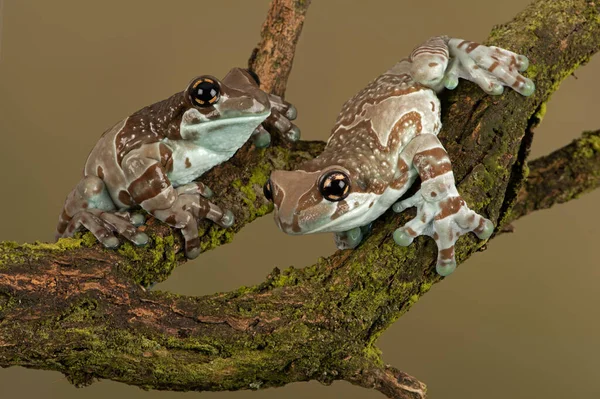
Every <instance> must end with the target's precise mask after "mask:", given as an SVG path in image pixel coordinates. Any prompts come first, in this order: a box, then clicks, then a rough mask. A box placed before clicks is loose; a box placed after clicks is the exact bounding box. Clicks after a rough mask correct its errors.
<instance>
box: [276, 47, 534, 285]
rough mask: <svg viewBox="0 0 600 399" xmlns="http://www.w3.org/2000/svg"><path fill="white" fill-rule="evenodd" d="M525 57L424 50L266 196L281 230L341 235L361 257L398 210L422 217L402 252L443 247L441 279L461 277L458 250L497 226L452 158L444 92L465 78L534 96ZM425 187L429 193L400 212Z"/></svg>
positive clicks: (350, 106) (341, 119)
mask: <svg viewBox="0 0 600 399" xmlns="http://www.w3.org/2000/svg"><path fill="white" fill-rule="evenodd" d="M528 64H529V61H528V60H527V58H526V57H524V56H522V55H518V54H515V53H513V52H510V51H507V50H504V49H501V48H497V47H486V46H483V45H480V44H478V43H474V42H468V41H465V40H461V39H450V38H448V37H446V36H440V37H434V38H431V39H429V40H428V41H427V42H425V43H424V44H422V45H420V46H418V47H417V48H415V49H414V50H413V52H412V54H411V55H410V57H409V58H407V59H403V60H401V61H400V62H398V63H397V64H396V65H394V66H393V67H392V68H391V69H390V70H388V71H387V72H385V73H384V74H383V75H381V76H379V77H378V78H376V79H375V80H374V81H372V82H371V83H370V84H369V85H367V86H366V87H365V88H364V89H363V90H361V91H360V92H359V93H358V94H356V95H355V96H354V97H353V98H352V99H350V100H349V101H348V102H346V104H344V106H343V108H342V111H341V113H340V114H339V116H338V119H337V122H336V124H335V126H334V128H333V132H332V134H331V137H330V138H329V141H328V143H327V146H326V147H325V150H324V152H323V153H322V154H321V155H319V156H318V157H317V158H315V159H313V160H311V161H308V162H306V163H304V164H303V165H301V166H300V167H299V168H298V169H297V170H295V171H274V172H273V173H272V174H271V176H270V179H269V181H268V182H267V184H266V185H265V195H266V196H267V198H269V199H271V200H272V201H273V202H274V205H275V221H276V223H277V225H278V226H279V228H280V229H281V230H283V231H284V232H286V233H289V234H308V233H317V232H334V233H335V240H336V244H337V246H338V248H340V249H345V248H354V247H356V246H357V245H358V244H359V243H360V242H361V240H362V237H363V235H364V233H365V230H366V229H367V228H368V226H369V225H370V223H371V222H372V221H373V220H375V219H376V218H378V217H379V216H380V215H381V214H382V213H384V212H385V211H386V210H387V209H389V208H390V207H393V209H394V210H395V211H396V212H401V211H403V210H404V209H406V208H409V207H417V216H416V217H415V218H414V219H413V220H411V221H410V222H408V223H407V224H406V225H405V226H403V227H400V228H399V229H397V230H396V231H395V233H394V239H395V241H396V242H397V243H398V244H399V245H403V246H407V245H410V244H411V243H412V241H413V240H414V238H415V237H417V236H419V235H426V236H429V237H432V238H433V239H434V240H435V242H436V243H437V247H438V259H437V266H436V270H437V272H438V273H439V274H441V275H444V276H445V275H448V274H450V273H452V272H453V271H454V269H455V268H456V261H455V257H454V244H455V242H456V240H457V238H458V237H459V236H460V235H463V234H465V233H467V232H474V233H475V234H476V235H477V236H478V237H479V238H481V239H487V238H489V237H490V235H491V234H492V232H493V229H494V226H493V224H492V222H491V221H489V220H487V219H486V218H484V217H482V216H481V215H478V214H477V213H475V212H474V211H472V210H471V209H469V207H468V206H467V204H466V203H465V201H464V200H463V199H462V197H461V196H460V194H459V193H458V191H457V189H456V186H455V181H454V175H453V173H452V166H451V163H450V159H449V158H448V154H447V153H446V151H445V149H444V147H443V146H442V144H441V143H440V141H439V140H438V138H437V134H438V133H439V131H440V129H441V121H440V102H439V100H438V98H437V96H436V93H437V92H440V91H441V90H442V89H443V88H444V87H445V88H448V89H453V88H455V87H456V86H457V84H458V78H459V77H460V78H464V79H467V80H470V81H472V82H475V83H476V84H478V85H479V86H480V87H481V88H482V89H483V90H484V91H485V92H487V93H489V94H492V95H498V94H501V93H502V92H503V90H504V86H507V87H510V88H512V89H514V90H516V91H517V92H519V93H521V94H522V95H524V96H528V95H531V94H532V93H533V91H534V84H533V82H532V81H531V80H529V79H527V78H525V77H523V76H521V75H520V74H519V72H522V71H524V70H526V69H527V67H528ZM417 176H418V177H420V179H421V188H420V190H419V191H418V192H417V193H416V194H415V195H413V196H411V197H410V198H408V199H405V200H402V201H400V202H398V200H399V199H400V197H401V196H402V195H403V194H404V193H405V192H406V191H407V190H408V189H409V188H410V187H411V185H412V184H413V182H414V181H415V179H416V178H417Z"/></svg>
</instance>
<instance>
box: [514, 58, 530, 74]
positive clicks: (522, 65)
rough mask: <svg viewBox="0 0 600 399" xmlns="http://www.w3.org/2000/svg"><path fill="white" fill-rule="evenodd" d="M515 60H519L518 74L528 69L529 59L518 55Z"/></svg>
mask: <svg viewBox="0 0 600 399" xmlns="http://www.w3.org/2000/svg"><path fill="white" fill-rule="evenodd" d="M517 58H518V60H519V72H524V71H526V70H527V68H529V58H527V57H525V56H524V55H519V56H518V57H517Z"/></svg>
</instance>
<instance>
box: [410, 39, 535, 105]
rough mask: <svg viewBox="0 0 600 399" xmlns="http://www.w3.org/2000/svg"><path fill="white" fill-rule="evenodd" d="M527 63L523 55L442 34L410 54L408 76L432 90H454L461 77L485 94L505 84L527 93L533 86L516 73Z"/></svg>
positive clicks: (527, 64)
mask: <svg viewBox="0 0 600 399" xmlns="http://www.w3.org/2000/svg"><path fill="white" fill-rule="evenodd" d="M528 66H529V60H528V59H527V57H525V56H524V55H519V54H516V53H513V52H512V51H509V50H505V49H502V48H499V47H494V46H489V47H488V46H484V45H481V44H479V43H475V42H469V41H466V40H462V39H450V38H448V37H445V36H439V37H434V38H431V39H429V40H428V41H427V42H425V43H423V44H422V45H420V46H419V47H417V48H415V49H414V50H413V52H412V54H411V76H412V77H413V78H414V79H415V81H417V82H419V83H421V84H423V85H425V86H427V87H431V88H432V89H434V90H436V91H439V90H441V89H443V88H444V87H445V88H447V89H454V88H455V87H456V86H457V85H458V78H463V79H466V80H469V81H471V82H474V83H476V84H477V85H478V86H479V87H481V88H482V89H483V90H484V91H485V92H486V93H488V94H492V95H498V94H502V92H503V91H504V86H507V87H511V88H512V89H514V90H515V91H517V92H518V93H521V94H522V95H524V96H529V95H531V94H532V93H533V91H534V90H535V85H534V83H533V82H532V81H531V79H528V78H526V77H524V76H522V75H521V74H520V73H519V72H523V71H525V70H526V69H527V67H528Z"/></svg>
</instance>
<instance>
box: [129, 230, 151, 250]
mask: <svg viewBox="0 0 600 399" xmlns="http://www.w3.org/2000/svg"><path fill="white" fill-rule="evenodd" d="M148 241H150V237H148V234H146V233H143V232H140V233H137V234H136V235H135V236H133V243H134V244H135V245H137V246H138V247H141V246H143V245H146V244H148Z"/></svg>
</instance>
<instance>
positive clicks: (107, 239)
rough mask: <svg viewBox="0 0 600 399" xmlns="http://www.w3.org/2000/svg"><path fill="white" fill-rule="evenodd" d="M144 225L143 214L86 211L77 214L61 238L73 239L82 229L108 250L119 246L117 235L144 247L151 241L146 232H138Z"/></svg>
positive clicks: (97, 210)
mask: <svg viewBox="0 0 600 399" xmlns="http://www.w3.org/2000/svg"><path fill="white" fill-rule="evenodd" d="M143 223H144V217H143V216H142V215H141V214H138V213H135V214H129V213H128V212H110V211H102V210H100V209H85V210H82V211H79V212H77V213H76V214H75V215H73V217H72V218H71V220H70V221H69V224H68V225H67V228H66V229H65V232H64V233H63V234H62V235H60V236H59V237H57V238H60V237H71V236H73V234H74V233H75V232H76V231H78V230H80V229H81V228H82V227H84V228H86V229H87V230H89V231H90V232H91V233H92V234H93V235H94V236H95V237H96V239H98V241H99V242H100V243H102V245H104V246H105V247H106V248H116V247H118V246H119V244H120V242H119V239H118V238H117V237H116V236H115V234H120V235H122V236H123V237H125V239H127V240H128V241H131V242H132V243H133V244H135V245H138V246H142V245H146V244H147V243H148V241H149V240H150V239H149V237H148V235H147V234H146V233H144V232H141V231H138V229H137V228H136V226H139V225H141V224H143Z"/></svg>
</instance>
